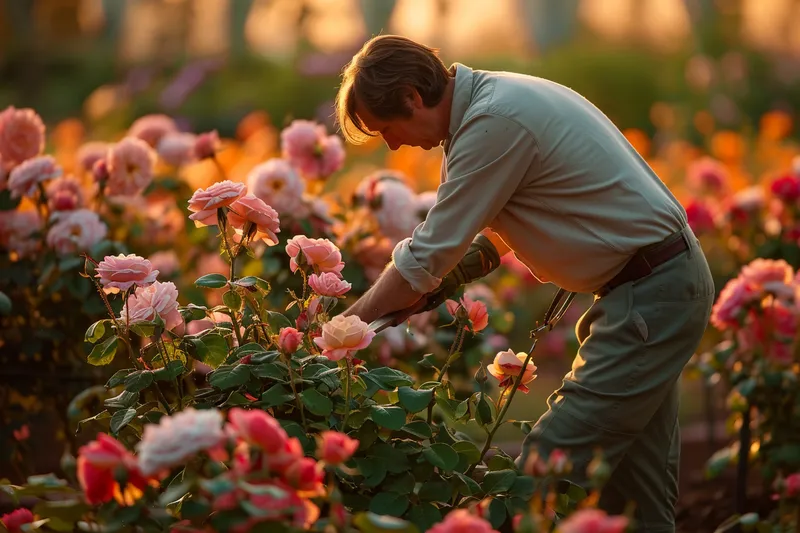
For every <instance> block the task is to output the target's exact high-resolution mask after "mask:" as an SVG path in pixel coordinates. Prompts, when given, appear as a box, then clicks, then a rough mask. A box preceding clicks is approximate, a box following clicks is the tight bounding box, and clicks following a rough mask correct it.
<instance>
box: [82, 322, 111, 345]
mask: <svg viewBox="0 0 800 533" xmlns="http://www.w3.org/2000/svg"><path fill="white" fill-rule="evenodd" d="M110 326H111V319H109V318H106V319H103V320H98V321H97V322H95V323H94V324H92V325H91V326H89V329H87V330H86V336H85V340H86V342H91V343H95V342H97V341H99V340H100V339H102V338H103V335H105V334H106V327H109V329H110Z"/></svg>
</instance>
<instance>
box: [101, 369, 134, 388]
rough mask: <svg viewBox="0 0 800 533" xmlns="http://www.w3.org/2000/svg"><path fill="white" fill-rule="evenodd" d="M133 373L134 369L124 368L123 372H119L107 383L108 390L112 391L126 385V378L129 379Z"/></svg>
mask: <svg viewBox="0 0 800 533" xmlns="http://www.w3.org/2000/svg"><path fill="white" fill-rule="evenodd" d="M131 372H134V369H133V368H123V369H122V370H117V371H116V372H114V375H113V376H111V377H110V378H109V379H108V381H107V382H106V388H108V389H110V388H112V387H116V386H117V385H121V384H122V383H125V377H127V375H128V374H130V373H131Z"/></svg>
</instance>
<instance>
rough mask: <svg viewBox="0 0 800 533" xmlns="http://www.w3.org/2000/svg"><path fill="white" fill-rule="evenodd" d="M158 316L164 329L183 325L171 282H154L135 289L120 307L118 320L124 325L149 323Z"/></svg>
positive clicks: (176, 291)
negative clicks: (163, 324) (164, 326)
mask: <svg viewBox="0 0 800 533" xmlns="http://www.w3.org/2000/svg"><path fill="white" fill-rule="evenodd" d="M156 315H158V316H159V317H160V318H161V320H163V321H164V323H165V325H166V329H168V330H171V329H174V328H175V327H177V326H179V325H181V324H183V317H181V313H180V311H178V289H177V287H175V284H174V283H172V282H171V281H165V282H160V281H156V282H154V283H153V284H152V285H148V286H147V287H137V289H136V292H134V293H133V294H131V295H130V296H129V297H128V299H127V300H126V302H125V304H124V305H123V306H122V312H121V313H120V319H121V320H123V321H124V322H125V323H129V324H136V323H137V322H150V321H153V320H155V318H156Z"/></svg>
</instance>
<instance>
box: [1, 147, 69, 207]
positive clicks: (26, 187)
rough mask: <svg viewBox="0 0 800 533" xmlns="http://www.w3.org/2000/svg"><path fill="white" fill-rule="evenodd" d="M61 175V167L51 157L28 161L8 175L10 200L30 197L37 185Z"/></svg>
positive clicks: (46, 156)
mask: <svg viewBox="0 0 800 533" xmlns="http://www.w3.org/2000/svg"><path fill="white" fill-rule="evenodd" d="M60 175H61V167H59V166H58V165H57V164H56V160H55V159H53V157H52V156H49V155H43V156H39V157H34V158H33V159H28V160H27V161H25V162H24V163H22V164H20V165H19V166H16V167H14V169H13V170H12V171H11V173H10V174H9V175H8V183H7V186H8V190H10V191H11V197H12V198H19V197H21V196H28V197H32V196H33V195H34V193H35V192H36V189H37V185H38V184H39V183H42V182H45V181H48V180H51V179H53V178H57V177H58V176H60Z"/></svg>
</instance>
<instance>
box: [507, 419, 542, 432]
mask: <svg viewBox="0 0 800 533" xmlns="http://www.w3.org/2000/svg"><path fill="white" fill-rule="evenodd" d="M509 422H511V424H512V425H514V426H516V427H518V428H519V430H520V431H522V433H524V434H525V435H527V434H528V433H530V432H531V431H532V430H533V426H534V425H535V424H536V421H535V420H513V421H512V420H509Z"/></svg>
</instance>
